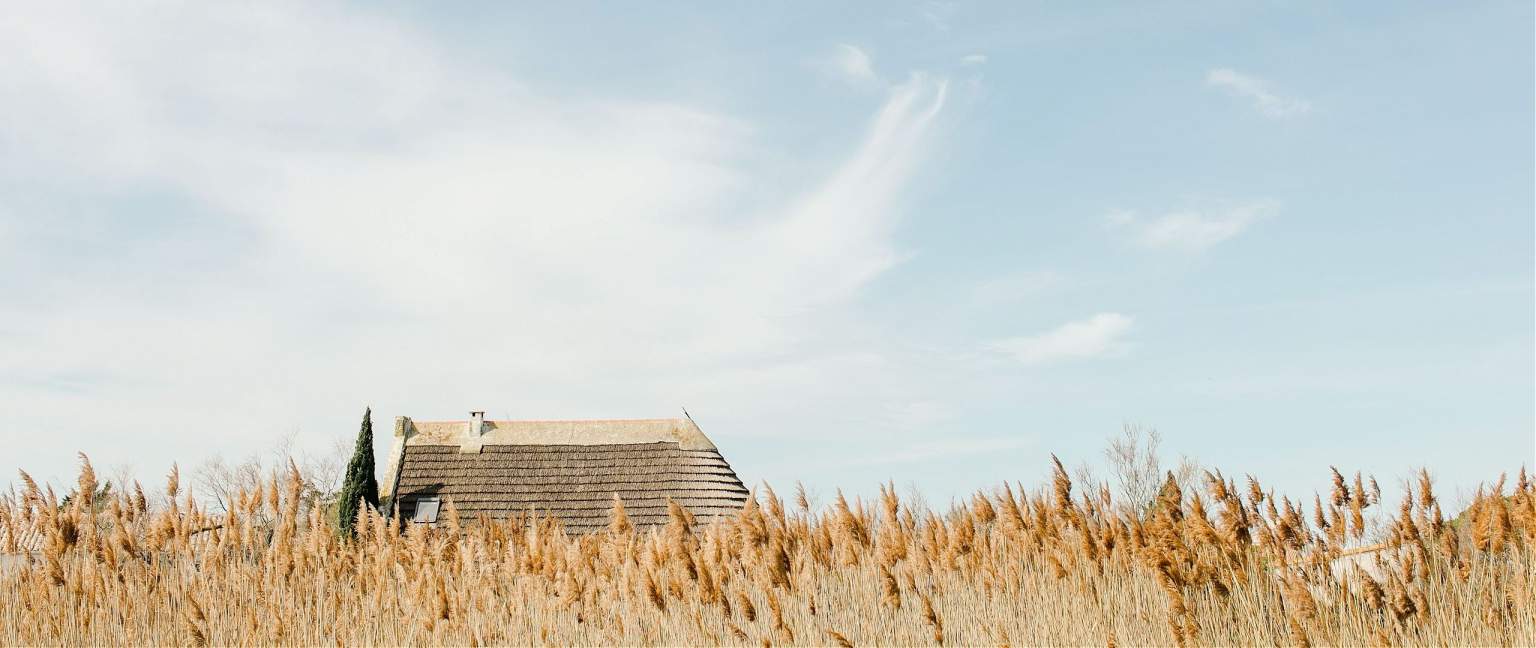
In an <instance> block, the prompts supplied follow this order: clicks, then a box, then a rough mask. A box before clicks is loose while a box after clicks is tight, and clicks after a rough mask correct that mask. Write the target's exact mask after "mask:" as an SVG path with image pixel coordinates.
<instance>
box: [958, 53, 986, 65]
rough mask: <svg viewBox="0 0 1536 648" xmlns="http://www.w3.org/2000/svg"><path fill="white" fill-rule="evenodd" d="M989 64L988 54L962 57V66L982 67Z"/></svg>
mask: <svg viewBox="0 0 1536 648" xmlns="http://www.w3.org/2000/svg"><path fill="white" fill-rule="evenodd" d="M986 62H987V55H986V54H967V55H965V56H962V57H960V64H961V65H982V64H984V63H986Z"/></svg>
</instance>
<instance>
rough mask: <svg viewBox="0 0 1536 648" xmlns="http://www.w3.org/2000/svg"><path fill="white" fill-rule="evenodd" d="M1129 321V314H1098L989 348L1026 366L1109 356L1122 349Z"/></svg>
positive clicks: (1004, 341) (993, 344)
mask: <svg viewBox="0 0 1536 648" xmlns="http://www.w3.org/2000/svg"><path fill="white" fill-rule="evenodd" d="M1131 323H1132V319H1131V318H1130V317H1129V316H1126V315H1121V314H1120V313H1099V314H1097V315H1094V316H1093V317H1090V318H1088V319H1085V320H1078V321H1076V322H1068V323H1066V324H1063V325H1061V326H1058V327H1056V328H1054V329H1051V330H1050V331H1046V332H1045V333H1041V334H1039V335H1030V336H1024V337H1014V338H1008V339H1005V340H999V341H997V342H994V343H992V345H991V349H992V350H993V351H997V352H999V353H1003V354H1005V355H1008V356H1011V357H1013V358H1014V359H1015V360H1018V361H1019V362H1022V363H1024V364H1029V365H1035V364H1045V363H1050V362H1056V361H1060V360H1069V359H1076V358H1095V357H1102V356H1109V355H1114V354H1117V353H1120V352H1122V351H1124V344H1123V343H1122V342H1121V338H1122V337H1124V336H1125V334H1126V333H1127V332H1129V331H1130V330H1131Z"/></svg>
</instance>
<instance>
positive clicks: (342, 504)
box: [336, 407, 379, 538]
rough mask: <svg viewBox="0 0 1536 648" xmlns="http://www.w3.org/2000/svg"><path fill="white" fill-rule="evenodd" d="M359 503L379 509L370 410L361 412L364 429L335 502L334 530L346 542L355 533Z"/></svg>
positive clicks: (348, 463)
mask: <svg viewBox="0 0 1536 648" xmlns="http://www.w3.org/2000/svg"><path fill="white" fill-rule="evenodd" d="M358 502H367V503H368V505H369V506H378V505H379V481H378V480H377V479H375V478H374V476H373V408H371V407H370V408H368V409H367V410H365V411H364V412H363V427H362V429H359V430H358V431H357V446H356V447H355V448H353V449H352V460H351V461H349V462H347V478H346V480H345V481H343V482H342V483H341V496H340V499H339V500H338V501H337V502H336V526H337V528H338V529H340V530H341V534H342V535H343V536H346V537H348V538H350V537H352V535H353V534H354V533H355V531H356V529H355V527H356V525H357V507H358Z"/></svg>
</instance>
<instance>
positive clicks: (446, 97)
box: [0, 1, 1536, 502]
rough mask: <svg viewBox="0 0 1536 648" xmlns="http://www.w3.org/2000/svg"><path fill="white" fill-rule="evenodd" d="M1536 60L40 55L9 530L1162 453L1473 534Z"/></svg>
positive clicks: (522, 14) (335, 15)
mask: <svg viewBox="0 0 1536 648" xmlns="http://www.w3.org/2000/svg"><path fill="white" fill-rule="evenodd" d="M1532 23H1533V8H1532V5H1531V3H1529V2H1467V3H1456V4H1454V5H1447V4H1444V3H1428V2H1422V3H1421V2H1403V3H1390V4H1379V3H1369V4H1344V5H1340V4H1338V3H1316V4H1310V3H1269V2H1148V3H1126V4H1122V5H1115V4H1110V3H1061V4H1054V5H1053V4H1050V3H1020V2H1002V3H992V4H988V3H970V2H933V1H926V2H873V3H847V4H839V5H837V6H828V5H827V4H826V3H795V4H791V3H691V4H684V3H675V4H673V3H667V4H666V5H665V6H663V5H657V4H656V3H644V4H633V5H627V6H624V5H617V6H616V5H604V4H598V3H584V2H570V3H527V4H524V3H494V2H485V3H455V4H453V5H451V6H449V5H444V4H441V3H427V4H422V3H390V2H385V3H344V2H283V1H277V2H270V3H245V4H243V5H219V6H215V5H213V4H209V3H156V2H150V3H134V4H132V5H122V4H116V3H112V4H102V5H76V4H73V3H69V2H59V3H28V4H24V5H16V6H12V7H10V8H8V9H7V11H6V12H5V15H4V16H3V17H0V418H3V422H4V423H3V426H0V440H3V441H4V444H5V445H4V447H5V448H6V449H7V452H6V453H4V459H3V460H0V471H5V472H4V473H0V484H3V483H4V480H6V479H9V478H12V477H11V476H12V475H14V474H15V473H14V471H15V470H16V469H25V470H28V471H29V472H30V473H32V474H33V475H34V476H36V477H38V478H40V479H45V480H50V481H52V482H54V483H56V484H67V483H69V482H71V481H72V480H73V475H74V473H75V469H76V467H77V466H78V459H77V457H76V453H78V452H85V453H87V454H88V455H89V456H90V457H91V459H92V461H93V462H94V463H95V464H96V465H97V466H98V470H103V471H105V470H107V469H109V468H115V469H117V470H120V471H123V472H125V473H128V474H134V475H137V476H138V477H139V478H141V479H144V480H145V482H146V484H158V483H159V482H160V480H161V479H162V477H161V476H162V475H164V474H165V472H166V471H167V470H169V468H170V466H171V464H172V463H173V462H176V463H179V464H180V465H182V466H193V465H196V464H198V463H199V462H201V461H204V460H206V459H207V458H209V457H211V456H215V455H218V456H222V457H225V458H227V459H231V460H236V459H239V458H241V457H244V456H248V455H252V454H261V453H265V452H267V451H268V450H270V448H272V447H273V446H274V444H276V443H278V442H279V440H280V439H285V438H286V439H291V440H292V442H293V443H294V444H295V445H296V446H297V447H299V448H300V449H303V450H305V451H309V452H316V453H319V452H323V451H325V449H327V448H331V447H333V446H334V445H335V443H336V442H337V440H338V439H340V440H346V439H350V438H351V437H352V436H353V435H355V433H356V430H357V424H358V420H359V418H360V416H361V414H362V412H363V409H364V408H365V407H372V408H373V412H374V416H375V421H378V423H376V432H377V433H378V438H377V439H376V441H377V447H378V449H379V451H380V452H381V453H382V452H383V451H384V450H385V449H386V448H387V444H388V442H389V438H388V435H389V431H390V429H391V424H390V421H392V420H393V418H394V417H396V416H401V415H405V416H411V417H413V418H416V419H419V420H438V419H455V418H464V417H465V416H466V413H467V412H468V411H470V410H484V411H486V412H487V413H488V416H489V417H491V418H527V419H556V418H639V417H671V416H677V415H678V414H679V413H680V412H681V410H682V408H683V407H686V408H687V409H688V411H689V413H690V414H691V415H692V416H693V417H694V419H695V420H697V421H698V423H699V424H700V425H701V427H702V428H703V429H704V431H705V432H706V433H707V434H708V435H709V436H710V437H711V438H712V439H713V440H714V441H715V443H716V445H717V446H719V448H720V449H721V451H722V452H723V453H724V455H725V457H726V458H727V459H728V460H729V461H730V462H731V464H732V465H733V466H734V467H735V468H736V470H737V472H738V473H739V474H740V475H741V476H742V478H743V479H744V480H745V481H747V482H749V483H753V484H758V483H763V482H767V483H769V484H773V485H775V486H777V487H778V488H779V490H780V492H784V491H786V490H788V489H789V488H790V487H791V485H792V484H793V483H794V482H796V481H801V482H803V483H804V484H805V485H806V486H807V487H808V488H810V489H811V490H812V491H813V492H816V493H821V494H823V495H824V496H825V495H827V494H830V493H832V492H833V491H834V490H835V489H839V488H841V489H846V490H848V491H849V492H851V493H866V494H867V493H870V492H872V491H873V490H874V488H875V486H876V484H879V483H881V482H885V481H887V480H889V481H891V482H894V483H895V484H897V485H898V486H900V487H904V488H910V489H916V490H919V491H921V492H923V493H924V494H925V496H926V497H927V498H928V499H929V500H931V501H936V502H942V501H946V500H948V499H951V498H955V497H963V496H965V495H966V494H967V493H969V492H972V491H974V490H976V489H984V488H992V487H994V486H996V485H998V484H1000V483H1002V482H1003V481H1005V480H1006V481H1019V482H1022V483H1024V484H1026V485H1028V484H1035V483H1039V482H1040V480H1041V479H1042V478H1043V477H1044V476H1045V475H1047V474H1048V470H1049V465H1050V463H1049V462H1050V455H1051V454H1052V453H1055V454H1057V455H1059V456H1060V457H1061V458H1062V460H1063V461H1064V462H1066V463H1068V464H1069V465H1075V464H1077V463H1079V462H1083V461H1088V462H1094V461H1096V460H1097V459H1098V458H1099V457H1100V452H1101V449H1102V448H1103V447H1104V445H1105V441H1106V439H1107V438H1108V437H1110V436H1112V435H1115V434H1116V433H1118V432H1119V430H1120V429H1121V428H1122V426H1124V425H1126V424H1137V425H1143V426H1147V427H1152V428H1156V429H1157V430H1159V431H1160V432H1161V433H1162V435H1163V438H1164V442H1163V445H1164V451H1165V453H1166V454H1168V455H1170V456H1171V457H1177V455H1180V454H1184V455H1188V456H1190V457H1193V458H1194V459H1196V460H1198V461H1200V462H1201V463H1202V464H1204V465H1207V466H1212V467H1217V468H1220V469H1222V470H1223V471H1224V472H1225V473H1227V474H1228V475H1241V474H1245V473H1248V474H1253V475H1255V476H1257V477H1258V478H1259V479H1260V480H1261V481H1263V482H1264V483H1266V484H1269V485H1271V486H1274V487H1275V488H1277V489H1278V490H1279V491H1281V492H1288V493H1291V494H1293V495H1296V496H1302V497H1306V496H1308V495H1310V494H1311V493H1312V492H1313V491H1317V490H1326V488H1327V487H1328V483H1329V473H1328V468H1329V466H1337V467H1338V468H1339V469H1340V470H1342V471H1344V472H1346V473H1349V472H1353V471H1356V470H1362V471H1366V472H1367V473H1371V474H1375V475H1376V476H1377V477H1378V478H1379V479H1381V481H1382V482H1383V484H1384V485H1387V484H1391V483H1394V482H1395V481H1396V480H1397V479H1399V478H1401V477H1403V476H1405V475H1407V474H1408V473H1409V471H1411V470H1413V469H1415V468H1418V467H1421V466H1423V467H1428V468H1429V469H1430V470H1431V471H1432V472H1433V474H1434V475H1435V476H1436V479H1437V480H1438V481H1439V483H1440V484H1441V492H1442V493H1447V492H1451V493H1454V492H1458V491H1459V492H1470V490H1471V489H1473V488H1475V487H1476V486H1477V484H1478V483H1479V482H1485V481H1492V480H1494V479H1495V478H1496V477H1497V476H1498V474H1499V473H1500V472H1501V471H1515V470H1518V469H1519V468H1520V467H1521V466H1522V465H1525V466H1527V467H1531V466H1533V465H1536V457H1533V454H1536V416H1533V411H1536V378H1533V374H1536V371H1533V364H1536V361H1533V355H1536V349H1533V336H1536V306H1533V293H1536V283H1533V259H1536V252H1533V241H1536V232H1533V222H1536V204H1533V183H1536V164H1533V142H1536V128H1533V114H1536V101H1533V78H1536V69H1533V68H1536V64H1533V60H1536V56H1533V42H1532V41H1533V37H1532V30H1531V25H1532ZM1307 499H1310V497H1307Z"/></svg>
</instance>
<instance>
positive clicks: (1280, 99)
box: [1205, 68, 1312, 119]
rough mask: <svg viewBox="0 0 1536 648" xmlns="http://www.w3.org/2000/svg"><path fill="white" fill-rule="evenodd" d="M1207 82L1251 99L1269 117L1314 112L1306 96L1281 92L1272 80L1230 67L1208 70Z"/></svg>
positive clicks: (1234, 95)
mask: <svg viewBox="0 0 1536 648" xmlns="http://www.w3.org/2000/svg"><path fill="white" fill-rule="evenodd" d="M1205 83H1206V85H1208V86H1211V87H1214V88H1220V89H1222V90H1224V91H1226V92H1227V94H1229V95H1232V96H1233V97H1237V98H1240V99H1244V100H1247V101H1248V102H1250V103H1252V104H1253V107H1254V108H1255V109H1257V110H1258V111H1259V113H1260V114H1262V115H1264V116H1265V117H1270V118H1273V119H1286V118H1290V117H1299V116H1301V115H1305V114H1307V113H1309V112H1312V104H1311V103H1309V102H1307V101H1306V100H1305V99H1301V98H1297V97H1287V96H1283V95H1281V94H1278V93H1276V92H1275V91H1274V90H1272V89H1271V88H1270V83H1269V82H1268V81H1265V80H1264V79H1260V78H1258V77H1253V76H1248V75H1246V74H1242V73H1240V72H1237V71H1236V70H1232V69H1229V68H1217V69H1214V70H1211V71H1210V72H1207V73H1206V75H1205Z"/></svg>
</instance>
